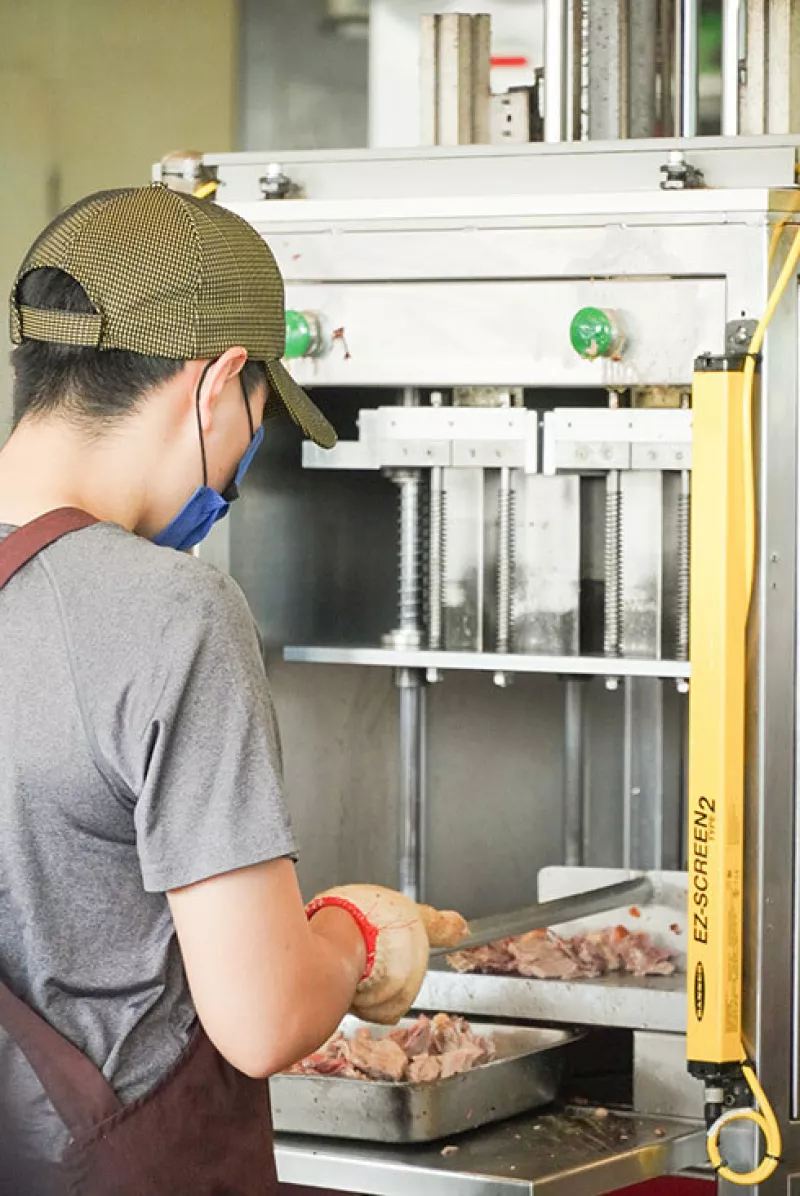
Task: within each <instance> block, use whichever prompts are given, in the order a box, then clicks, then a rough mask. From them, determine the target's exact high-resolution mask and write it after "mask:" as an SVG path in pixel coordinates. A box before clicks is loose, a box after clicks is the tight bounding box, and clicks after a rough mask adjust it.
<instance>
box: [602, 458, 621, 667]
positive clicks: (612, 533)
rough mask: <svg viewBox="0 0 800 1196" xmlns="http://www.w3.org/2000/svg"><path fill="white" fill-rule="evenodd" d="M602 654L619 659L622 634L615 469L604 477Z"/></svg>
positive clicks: (619, 502) (619, 540)
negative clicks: (603, 613) (603, 614)
mask: <svg viewBox="0 0 800 1196" xmlns="http://www.w3.org/2000/svg"><path fill="white" fill-rule="evenodd" d="M605 591H606V592H605V618H604V628H603V652H604V653H605V655H606V656H619V651H620V639H621V633H622V490H621V487H620V476H619V470H618V469H611V470H609V472H608V474H607V475H606V526H605Z"/></svg>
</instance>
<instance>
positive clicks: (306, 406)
mask: <svg viewBox="0 0 800 1196" xmlns="http://www.w3.org/2000/svg"><path fill="white" fill-rule="evenodd" d="M266 367H267V374H268V376H269V380H270V382H271V383H272V385H273V386H274V387H275V391H276V393H277V395H278V397H279V398H280V400H281V402H282V403H283V405H284V406H285V407H286V410H287V411H288V412H289V414H290V415H291V417H292V419H293V420H294V422H295V423H296V424H298V425H299V426H300V427H301V428H302V429H303V431H304V432H305V434H306V436H308V437H309V438H310V439H311V440H313V441H314V444H318V445H319V446H320V448H326V449H330V448H333V446H334V445H335V444H336V441H337V440H338V436H337V435H336V429H335V428H334V427H333V424H331V423H329V422H328V420H327V419H326V418H325V416H324V415H323V414H322V412H321V411H320V409H319V407H317V406H316V405H315V404H314V403H312V402H311V399H310V398H309V397H308V395H307V394H306V392H305V391H304V390H303V389H302V387H300V386H298V385H297V383H296V382H295V380H294V378H293V377H292V375H291V374H290V373H289V371H288V370H287V369H286V367H285V366H284V365H282V363H281V362H280V361H268V362H266Z"/></svg>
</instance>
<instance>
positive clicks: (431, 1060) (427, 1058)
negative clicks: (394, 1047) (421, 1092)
mask: <svg viewBox="0 0 800 1196" xmlns="http://www.w3.org/2000/svg"><path fill="white" fill-rule="evenodd" d="M442 1062H443V1060H442V1059H441V1058H436V1057H435V1056H433V1055H417V1057H416V1058H415V1059H412V1060H411V1062H410V1063H409V1065H408V1070H407V1071H406V1079H407V1080H410V1081H411V1083H412V1084H430V1083H432V1082H433V1081H434V1080H438V1079H439V1078H440V1077H441V1074H442Z"/></svg>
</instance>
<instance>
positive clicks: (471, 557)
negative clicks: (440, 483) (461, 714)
mask: <svg viewBox="0 0 800 1196" xmlns="http://www.w3.org/2000/svg"><path fill="white" fill-rule="evenodd" d="M444 488H445V490H446V491H447V510H446V514H445V532H444V535H445V545H446V550H445V559H444V571H443V576H444V593H443V601H442V628H443V644H444V647H445V648H447V649H449V650H453V651H464V650H466V651H472V652H480V651H481V650H482V648H483V644H484V638H483V636H484V617H485V602H486V592H485V591H486V559H485V556H486V543H485V537H484V525H485V523H486V519H487V515H486V509H485V494H484V475H483V471H482V470H480V469H446V470H445V471H444ZM422 667H423V668H425V667H428V668H435V667H436V666H435V664H433V663H432V662H431V663H430V664H426V665H423V666H422Z"/></svg>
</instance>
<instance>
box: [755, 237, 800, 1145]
mask: <svg viewBox="0 0 800 1196" xmlns="http://www.w3.org/2000/svg"><path fill="white" fill-rule="evenodd" d="M779 267H780V255H778V258H777V260H776V261H775V262H774V263H773V265H772V271H771V275H772V282H774V276H775V273H776V271H777V269H779ZM797 331H798V306H797V292H796V287H795V286H792V285H790V287H789V288H788V291H787V294H786V296H785V298H784V300H783V302H782V303H781V305H780V307H779V308H778V310H777V312H776V314H775V316H774V318H773V321H772V324H771V326H770V329H769V331H768V333H767V338H766V341H765V356H764V367H763V375H762V383H761V395H762V397H761V402H760V404H759V407H760V416H759V417H758V438H759V444H758V450H757V451H758V468H759V478H760V482H759V497H760V502H759V516H758V543H759V546H760V551H759V560H758V566H757V574H756V576H757V593H756V597H755V602H754V605H753V609H752V612H751V619H750V633H751V637H752V638H751V641H750V644H749V651H748V679H747V680H748V695H747V697H748V707H749V718H748V738H747V756H746V758H747V797H748V800H747V803H746V808H745V819H746V821H745V875H746V876H747V878H748V879H747V883H746V884H745V890H744V904H745V934H744V944H745V952H746V954H745V966H744V974H745V992H744V1000H743V1015H744V1031H745V1041H746V1045H747V1047H748V1048H749V1049H750V1050H753V1051H754V1052H755V1059H756V1063H757V1065H758V1074H759V1079H760V1080H761V1082H762V1084H763V1085H764V1087H765V1090H766V1091H767V1092H768V1093H769V1096H770V1100H771V1102H772V1104H773V1107H774V1109H775V1111H776V1113H777V1115H778V1117H779V1119H781V1120H782V1121H783V1122H784V1123H785V1121H786V1120H787V1119H788V1116H789V1115H790V1109H791V1104H790V1102H791V1103H793V1104H794V1108H795V1109H797V1107H798V1105H797V1100H798V1077H799V1076H800V1065H799V1064H798V1054H797V1052H798V1041H799V1039H798V1026H797V1023H795V1024H794V1026H793V1029H792V1032H791V1037H790V1038H789V1040H788V1041H787V1038H786V1037H784V1036H783V1035H780V1034H776V1032H775V1027H776V1026H781V1025H785V1024H786V1018H787V1013H788V1011H789V1010H790V1009H792V1008H793V1004H792V1001H793V989H794V990H795V991H796V986H797V985H798V983H800V976H799V975H798V968H800V964H798V960H799V959H800V955H798V953H797V950H796V940H795V939H793V934H795V933H796V932H797V923H796V922H795V921H794V919H793V916H792V915H793V910H792V905H793V899H792V894H794V901H795V902H797V900H798V896H797V893H798V890H797V877H798V857H797V836H796V833H787V830H788V828H791V827H794V828H795V830H796V826H797V780H798V771H797V770H798V764H797V680H798V675H797V650H796V644H797V584H798V579H797V560H798V558H797V528H798V517H797V493H798V491H797V458H798V422H797V409H798V360H797ZM793 877H794V879H793ZM795 908H798V907H797V905H795ZM792 942H795V951H794V952H787V950H786V948H787V944H789V943H792ZM790 960H791V964H790ZM789 1042H791V1043H792V1044H793V1045H792V1047H791V1049H789ZM792 1098H793V1099H792Z"/></svg>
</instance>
